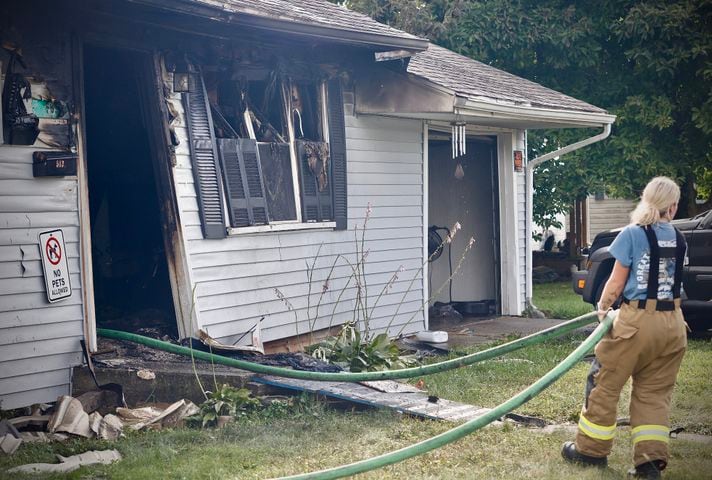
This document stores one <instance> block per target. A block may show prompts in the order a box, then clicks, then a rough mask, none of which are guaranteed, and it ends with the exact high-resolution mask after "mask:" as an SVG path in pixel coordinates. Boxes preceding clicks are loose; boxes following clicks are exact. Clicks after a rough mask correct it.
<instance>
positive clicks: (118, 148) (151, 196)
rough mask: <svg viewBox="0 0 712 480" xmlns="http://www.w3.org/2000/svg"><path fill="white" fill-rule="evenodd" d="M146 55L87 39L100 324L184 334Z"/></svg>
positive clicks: (88, 137) (90, 165)
mask: <svg viewBox="0 0 712 480" xmlns="http://www.w3.org/2000/svg"><path fill="white" fill-rule="evenodd" d="M145 65H146V59H145V57H144V56H143V55H142V54H141V53H138V52H132V51H128V50H117V49H111V48H103V47H99V46H93V45H85V47H84V106H85V116H86V150H87V152H86V155H87V178H88V190H89V212H90V222H91V243H92V270H93V280H94V305H95V310H96V323H97V327H100V328H101V327H103V328H114V329H117V330H125V331H131V332H139V333H144V334H148V335H150V336H155V335H160V336H163V335H169V336H171V337H174V338H175V337H177V336H178V330H177V324H176V316H175V311H174V306H173V305H174V302H173V296H172V291H171V284H170V277H169V270H168V264H167V261H166V253H165V249H164V239H163V233H162V232H163V230H162V221H163V220H162V215H161V210H160V207H159V205H160V204H159V195H158V189H157V183H156V173H155V171H156V166H155V165H154V158H153V157H154V155H152V153H151V152H152V148H151V144H150V138H151V137H150V136H149V131H150V129H149V128H147V125H146V116H145V115H144V114H143V113H142V112H145V111H146V108H147V106H146V105H142V100H141V99H142V98H146V96H145V95H142V93H143V92H142V91H141V88H146V86H145V85H142V84H141V83H142V82H141V79H145V78H146V76H145V74H144V73H145V71H143V70H142V69H145V68H146V67H145Z"/></svg>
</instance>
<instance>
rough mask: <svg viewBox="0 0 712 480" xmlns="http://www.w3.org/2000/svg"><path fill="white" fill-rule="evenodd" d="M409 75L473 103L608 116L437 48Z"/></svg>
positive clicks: (417, 60) (422, 55) (418, 59)
mask: <svg viewBox="0 0 712 480" xmlns="http://www.w3.org/2000/svg"><path fill="white" fill-rule="evenodd" d="M408 72H409V73H412V74H414V75H417V76H419V77H422V78H425V79H427V80H429V81H431V82H433V83H435V84H437V85H441V86H443V87H446V88H448V89H450V90H452V91H454V92H455V93H457V94H459V95H462V96H464V97H467V98H468V99H472V100H483V101H489V102H493V103H502V102H507V103H512V104H514V105H520V106H532V107H539V108H551V109H556V110H575V111H580V112H591V113H606V111H605V110H603V109H602V108H598V107H596V106H594V105H591V104H589V103H586V102H583V101H581V100H577V99H575V98H573V97H569V96H568V95H564V94H563V93H559V92H557V91H555V90H551V89H549V88H546V87H543V86H541V85H539V84H538V83H534V82H531V81H529V80H526V79H524V78H521V77H518V76H516V75H512V74H511V73H507V72H504V71H502V70H499V69H497V68H494V67H491V66H489V65H486V64H484V63H482V62H478V61H476V60H473V59H471V58H469V57H465V56H463V55H460V54H457V53H455V52H453V51H451V50H448V49H446V48H443V47H439V46H437V45H433V44H431V45H430V47H429V48H428V49H427V50H425V51H424V52H419V53H418V54H416V55H415V56H413V57H412V58H411V60H410V64H409V65H408Z"/></svg>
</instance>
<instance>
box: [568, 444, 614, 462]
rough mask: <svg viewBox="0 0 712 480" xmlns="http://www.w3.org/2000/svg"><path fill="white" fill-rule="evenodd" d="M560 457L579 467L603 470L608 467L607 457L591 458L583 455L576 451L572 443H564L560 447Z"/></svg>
mask: <svg viewBox="0 0 712 480" xmlns="http://www.w3.org/2000/svg"><path fill="white" fill-rule="evenodd" d="M561 456H562V457H564V460H566V461H567V462H571V463H577V464H579V465H584V466H591V467H599V468H605V467H607V466H608V457H591V456H590V455H584V454H583V453H579V452H577V451H576V445H575V444H574V442H566V443H564V445H563V447H561Z"/></svg>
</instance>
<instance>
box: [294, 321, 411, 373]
mask: <svg viewBox="0 0 712 480" xmlns="http://www.w3.org/2000/svg"><path fill="white" fill-rule="evenodd" d="M307 352H308V353H310V354H311V355H312V356H314V357H315V358H317V359H319V360H322V361H325V362H329V363H333V364H336V365H339V366H340V367H342V368H344V369H347V370H350V371H352V372H363V371H375V370H391V369H398V368H406V367H411V366H415V365H417V363H418V362H417V360H416V358H415V357H414V356H408V355H401V351H400V349H399V348H398V346H397V345H396V344H395V343H394V342H393V341H392V340H391V339H389V338H388V335H387V334H385V333H380V334H378V335H376V336H374V337H372V338H370V339H367V340H364V339H363V338H362V334H361V331H360V330H359V329H358V328H357V327H356V325H355V324H354V323H348V324H346V325H344V326H343V327H342V329H341V331H340V332H339V334H338V335H336V336H335V337H328V338H326V339H324V340H322V341H321V342H319V343H317V344H316V345H311V346H309V347H308V348H307Z"/></svg>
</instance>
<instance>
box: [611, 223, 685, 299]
mask: <svg viewBox="0 0 712 480" xmlns="http://www.w3.org/2000/svg"><path fill="white" fill-rule="evenodd" d="M653 231H654V232H655V236H656V237H657V238H658V246H659V247H675V246H677V240H676V237H675V229H674V228H673V226H672V225H670V224H669V223H667V222H662V223H655V224H653ZM609 251H610V253H611V255H613V257H615V259H616V260H618V261H619V262H620V263H621V264H622V265H623V266H624V267H629V268H630V274H629V275H628V280H627V281H626V284H625V288H624V289H623V296H624V297H625V298H627V299H629V300H644V299H646V298H647V296H648V271H649V268H650V246H649V245H648V238H647V237H646V236H645V232H644V231H643V229H642V228H641V227H640V226H638V225H628V226H627V227H625V228H624V229H623V230H622V231H621V233H619V234H618V236H617V237H616V238H615V240H613V243H612V244H611V246H610V248H609ZM674 282H675V259H674V258H661V259H660V267H659V269H658V300H672V298H673V297H672V287H673V284H674Z"/></svg>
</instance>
